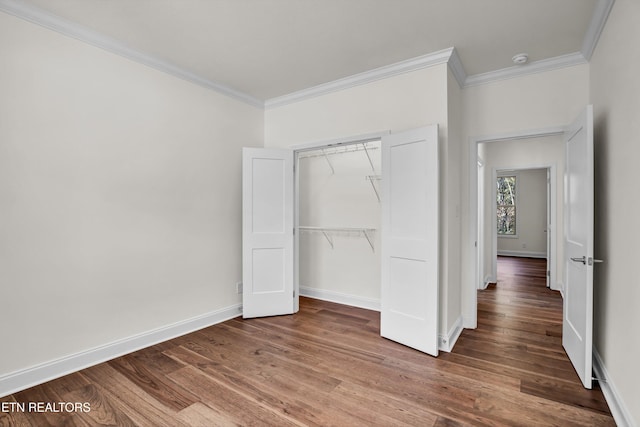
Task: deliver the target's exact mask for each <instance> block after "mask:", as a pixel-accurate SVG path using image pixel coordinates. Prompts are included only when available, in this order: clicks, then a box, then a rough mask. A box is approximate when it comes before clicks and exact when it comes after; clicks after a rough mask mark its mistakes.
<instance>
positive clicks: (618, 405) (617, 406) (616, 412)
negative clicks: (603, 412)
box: [593, 347, 638, 427]
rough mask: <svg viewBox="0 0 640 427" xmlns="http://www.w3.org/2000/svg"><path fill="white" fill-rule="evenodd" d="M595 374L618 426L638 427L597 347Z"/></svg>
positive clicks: (595, 351)
mask: <svg viewBox="0 0 640 427" xmlns="http://www.w3.org/2000/svg"><path fill="white" fill-rule="evenodd" d="M593 372H594V373H595V376H596V378H598V379H599V380H600V381H598V384H599V385H600V389H601V390H602V394H604V398H605V400H606V401H607V404H608V405H609V409H610V410H611V415H613V419H614V420H615V422H616V424H617V425H619V426H621V427H623V426H624V427H638V426H637V424H636V423H635V422H634V421H633V418H631V414H630V413H629V410H628V409H627V406H626V405H625V403H624V402H623V400H622V398H621V397H620V394H619V393H618V391H617V389H616V386H615V385H614V384H613V381H612V379H611V377H610V376H609V373H608V372H607V368H606V367H605V366H604V362H603V361H602V358H601V357H600V353H598V350H596V349H595V347H594V348H593Z"/></svg>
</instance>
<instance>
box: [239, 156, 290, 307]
mask: <svg viewBox="0 0 640 427" xmlns="http://www.w3.org/2000/svg"><path fill="white" fill-rule="evenodd" d="M242 154H243V159H242V161H243V163H242V281H243V293H242V305H243V317H245V318H247V317H260V316H274V315H281V314H291V313H293V312H294V306H295V305H294V299H295V296H294V284H293V271H294V265H293V255H294V254H293V227H294V224H293V173H294V172H293V151H291V150H281V149H265V148H244V149H243V152H242Z"/></svg>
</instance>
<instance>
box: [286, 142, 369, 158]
mask: <svg viewBox="0 0 640 427" xmlns="http://www.w3.org/2000/svg"><path fill="white" fill-rule="evenodd" d="M367 144H369V143H367V142H362V143H357V144H349V145H345V146H340V147H326V148H319V149H316V150H310V151H308V152H306V153H300V154H298V158H299V159H304V158H307V157H320V156H326V155H333V154H342V153H354V152H356V151H362V150H364V149H366V150H377V149H378V148H379V147H378V146H376V145H367ZM365 147H366V148H365ZM319 151H320V152H319Z"/></svg>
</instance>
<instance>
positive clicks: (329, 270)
mask: <svg viewBox="0 0 640 427" xmlns="http://www.w3.org/2000/svg"><path fill="white" fill-rule="evenodd" d="M380 168H381V143H380V140H374V141H365V142H358V143H352V144H344V145H333V146H327V147H324V148H319V149H314V150H309V151H302V152H298V155H297V171H298V215H299V216H298V232H299V252H298V253H299V264H298V265H299V283H300V290H301V294H302V295H304V294H305V293H306V294H314V295H316V296H320V297H322V296H325V297H326V298H328V299H336V300H338V301H340V300H341V299H343V298H340V297H348V298H349V299H350V300H362V301H365V302H366V303H367V304H366V305H368V306H379V301H380V183H381V176H380V173H381V169H380Z"/></svg>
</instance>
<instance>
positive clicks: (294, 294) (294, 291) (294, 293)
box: [293, 289, 296, 298]
mask: <svg viewBox="0 0 640 427" xmlns="http://www.w3.org/2000/svg"><path fill="white" fill-rule="evenodd" d="M293 297H294V298H295V297H296V290H295V289H294V290H293Z"/></svg>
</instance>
